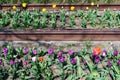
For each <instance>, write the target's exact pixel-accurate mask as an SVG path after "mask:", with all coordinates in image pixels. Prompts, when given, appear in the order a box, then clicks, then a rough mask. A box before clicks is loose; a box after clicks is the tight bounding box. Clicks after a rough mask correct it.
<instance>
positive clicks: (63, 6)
mask: <svg viewBox="0 0 120 80" xmlns="http://www.w3.org/2000/svg"><path fill="white" fill-rule="evenodd" d="M13 5H16V7H17V8H18V9H23V8H22V6H21V4H3V5H0V9H1V10H7V9H8V8H11V7H12V6H13ZM71 6H74V7H75V10H78V9H81V10H86V7H89V9H96V8H98V9H99V10H100V11H102V10H104V9H111V10H120V4H99V5H98V4H95V5H94V6H92V5H90V4H79V5H78V4H77V5H76V4H57V7H56V8H55V9H53V8H52V4H27V7H26V9H29V10H33V9H42V8H44V7H45V8H46V9H47V10H60V9H65V10H70V7H71Z"/></svg>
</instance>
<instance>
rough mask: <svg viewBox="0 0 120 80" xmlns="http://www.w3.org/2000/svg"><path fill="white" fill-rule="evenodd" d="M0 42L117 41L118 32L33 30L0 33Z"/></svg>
mask: <svg viewBox="0 0 120 80" xmlns="http://www.w3.org/2000/svg"><path fill="white" fill-rule="evenodd" d="M0 40H1V41H3V40H4V41H18V40H19V41H24V40H32V41H33V40H34V41H38V40H46V41H51V40H52V41H54V40H58V41H67V40H69V41H72V40H75V41H84V40H92V41H109V40H110V41H118V40H120V31H119V30H89V29H88V30H35V31H1V32H0Z"/></svg>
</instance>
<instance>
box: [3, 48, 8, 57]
mask: <svg viewBox="0 0 120 80" xmlns="http://www.w3.org/2000/svg"><path fill="white" fill-rule="evenodd" d="M7 53H8V48H4V49H3V54H4V56H6V55H7Z"/></svg>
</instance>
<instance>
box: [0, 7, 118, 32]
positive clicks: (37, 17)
mask: <svg viewBox="0 0 120 80" xmlns="http://www.w3.org/2000/svg"><path fill="white" fill-rule="evenodd" d="M74 8H75V7H74V6H71V11H72V12H69V11H66V10H64V9H62V10H60V11H58V12H56V11H46V8H43V9H42V11H40V10H34V11H32V12H31V11H29V10H17V11H12V10H8V11H5V12H3V11H1V12H0V28H1V29H14V30H33V29H114V28H119V26H120V13H119V12H114V11H112V10H105V11H104V12H103V13H101V14H99V11H98V10H97V9H96V10H90V9H89V10H87V11H83V10H77V11H74Z"/></svg>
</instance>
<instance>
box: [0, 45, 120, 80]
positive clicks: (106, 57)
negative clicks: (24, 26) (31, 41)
mask: <svg viewBox="0 0 120 80" xmlns="http://www.w3.org/2000/svg"><path fill="white" fill-rule="evenodd" d="M0 71H1V73H0V79H4V80H6V79H9V80H20V79H24V80H28V79H30V80H79V79H84V80H119V78H120V54H119V50H117V49H113V50H112V51H111V50H106V49H105V48H101V47H99V46H94V48H90V47H89V46H88V47H84V48H83V49H81V50H80V51H79V52H74V51H73V50H68V51H67V52H64V51H63V50H62V48H58V49H53V48H52V47H50V48H48V49H41V48H39V47H33V48H27V47H13V46H11V45H6V46H3V47H2V48H1V50H0Z"/></svg>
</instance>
